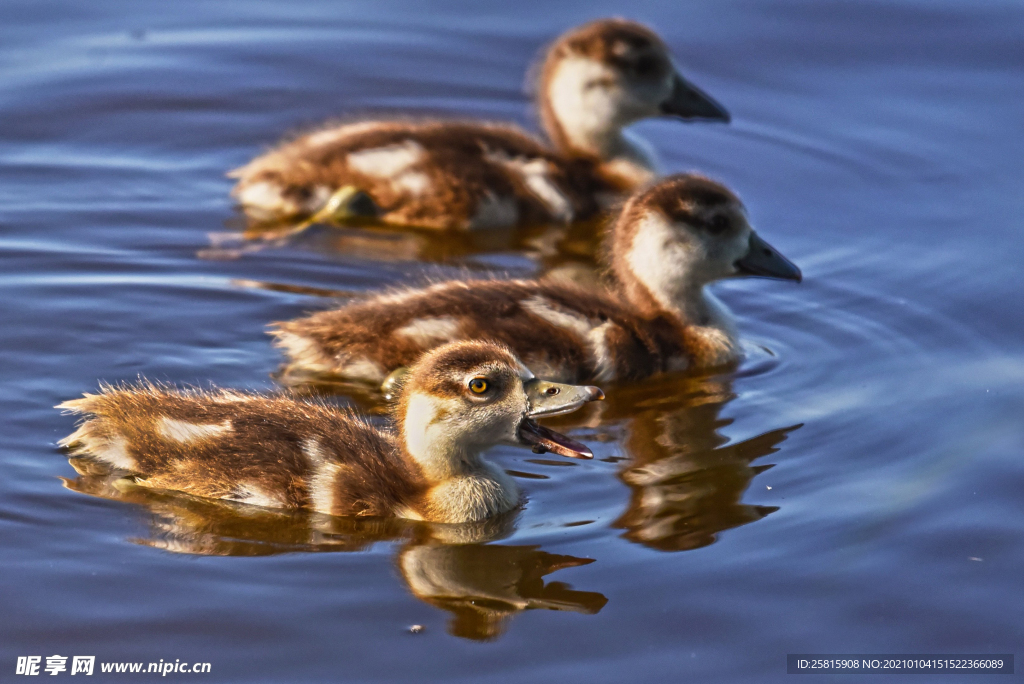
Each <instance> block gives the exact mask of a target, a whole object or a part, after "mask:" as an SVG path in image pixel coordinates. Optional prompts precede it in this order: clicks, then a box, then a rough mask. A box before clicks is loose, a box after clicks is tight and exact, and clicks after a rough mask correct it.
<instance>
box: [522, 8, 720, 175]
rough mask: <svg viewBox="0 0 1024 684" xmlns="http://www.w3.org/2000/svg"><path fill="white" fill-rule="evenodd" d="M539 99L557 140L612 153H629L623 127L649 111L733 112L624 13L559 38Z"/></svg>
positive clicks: (711, 115)
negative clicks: (692, 80)
mask: <svg viewBox="0 0 1024 684" xmlns="http://www.w3.org/2000/svg"><path fill="white" fill-rule="evenodd" d="M538 86H539V92H538V103H539V106H540V110H541V119H542V123H543V124H544V128H545V130H546V131H547V133H548V135H549V137H550V138H551V140H552V142H554V143H555V144H556V145H557V146H558V147H559V148H561V149H563V150H564V151H568V152H576V153H579V154H584V155H589V156H595V157H598V158H601V159H608V158H610V157H613V156H616V155H618V154H624V151H623V150H621V149H617V147H621V146H622V145H624V144H625V143H624V141H623V139H622V138H621V129H622V128H623V127H625V126H628V125H629V124H631V123H634V122H636V121H639V120H641V119H646V118H649V117H655V116H663V115H672V116H678V117H681V118H683V119H708V120H712V121H726V122H727V121H729V113H728V112H727V111H726V110H725V109H724V108H723V107H722V106H721V105H720V104H718V103H717V102H715V101H714V100H713V99H711V98H710V97H708V96H707V95H706V94H705V93H703V92H701V91H700V90H699V89H698V88H697V87H695V86H693V85H692V84H690V83H689V82H687V80H686V79H685V78H683V77H682V75H681V74H680V73H679V70H678V68H677V66H676V64H675V63H674V61H673V60H672V55H671V54H670V53H669V50H668V48H667V47H666V46H665V43H664V42H662V40H661V38H659V37H658V35H657V34H655V33H654V32H653V31H651V30H650V29H648V28H647V27H645V26H643V25H641V24H638V23H636V22H632V21H627V20H625V19H601V20H598V21H593V22H590V23H588V24H584V25H583V26H580V27H578V28H575V29H573V30H571V31H569V32H568V33H566V34H564V35H563V36H562V37H560V38H559V39H558V40H557V41H556V42H555V43H554V44H553V45H552V46H551V47H550V48H549V49H548V51H547V54H546V55H545V58H544V61H543V65H542V67H541V70H540V79H539V84H538Z"/></svg>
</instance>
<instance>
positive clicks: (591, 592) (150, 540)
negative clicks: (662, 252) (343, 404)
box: [0, 0, 1024, 682]
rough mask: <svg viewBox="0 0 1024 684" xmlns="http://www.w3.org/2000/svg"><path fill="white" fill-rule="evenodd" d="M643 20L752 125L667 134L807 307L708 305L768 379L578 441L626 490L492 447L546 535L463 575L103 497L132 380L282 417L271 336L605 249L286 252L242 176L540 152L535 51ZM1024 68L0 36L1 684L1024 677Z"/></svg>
mask: <svg viewBox="0 0 1024 684" xmlns="http://www.w3.org/2000/svg"><path fill="white" fill-rule="evenodd" d="M627 12H628V13H629V14H630V15H631V16H633V17H635V18H637V19H640V20H643V21H646V22H649V23H650V24H651V25H653V26H654V27H656V28H657V29H658V30H659V31H660V32H661V33H662V35H663V36H664V37H665V39H666V41H667V42H668V44H669V45H670V46H671V48H672V50H673V52H674V53H675V54H676V56H677V58H678V59H679V61H680V62H681V64H682V65H683V68H684V70H685V71H686V73H687V74H688V75H689V76H690V77H691V78H692V80H693V81H694V82H695V83H697V84H699V85H700V86H701V87H702V88H704V89H705V90H707V91H708V92H709V93H711V94H713V95H714V96H715V98H716V99H718V100H719V101H721V102H722V103H724V104H725V105H726V106H727V107H728V108H729V109H730V111H731V112H732V114H733V117H734V120H733V123H732V124H731V125H729V126H720V125H698V124H693V125H686V124H681V123H678V122H673V121H653V122H647V123H643V124H641V125H639V126H637V127H636V128H637V131H638V133H640V134H641V135H643V136H645V137H646V138H647V139H649V140H651V141H652V142H653V143H654V144H655V147H656V148H657V150H658V152H659V154H660V156H661V158H662V161H663V164H664V167H665V168H666V170H669V171H678V170H689V169H700V170H702V171H704V172H705V173H708V174H710V175H712V176H715V177H717V178H720V179H721V180H723V181H724V182H726V183H727V184H729V185H730V186H731V187H734V188H735V189H736V191H737V192H738V193H739V194H740V195H741V196H742V197H743V198H744V200H745V202H746V203H747V205H748V207H749V210H750V214H751V217H752V219H753V222H754V224H755V225H756V226H757V227H758V229H759V230H760V232H761V234H762V235H764V236H765V237H766V239H768V240H769V241H771V242H772V243H773V244H774V245H775V246H777V247H778V248H779V249H780V250H781V251H783V253H785V254H786V255H787V256H789V257H791V258H792V259H793V260H794V261H795V262H797V263H798V264H799V265H800V266H801V267H802V268H803V271H804V274H805V281H804V283H803V284H801V285H799V286H795V285H792V284H790V283H778V282H769V281H763V280H754V279H750V280H736V281H732V282H729V283H723V284H720V285H718V286H716V287H715V292H716V294H717V295H719V296H720V297H721V298H722V299H723V300H725V301H726V302H727V303H728V305H729V306H730V307H731V308H732V310H733V311H734V312H735V313H736V315H737V318H738V322H739V326H740V328H741V330H742V333H743V337H744V344H745V347H746V348H747V349H748V352H749V353H748V360H747V361H746V362H745V363H744V364H743V365H742V366H741V367H740V368H738V369H736V370H734V371H730V372H727V373H721V374H714V375H710V376H689V377H681V378H669V379H662V380H656V381H650V382H648V383H643V384H642V385H640V386H636V387H615V388H610V393H611V395H612V396H611V398H610V400H609V401H608V402H607V403H606V404H605V405H604V406H602V407H600V410H596V409H595V410H592V411H590V412H588V413H586V414H583V415H580V416H577V417H572V418H571V419H570V418H567V419H564V420H563V421H562V422H561V423H560V425H562V426H563V427H564V428H565V429H566V430H569V431H570V432H571V434H573V436H575V437H576V438H577V439H582V440H584V441H586V442H588V443H589V444H591V445H592V446H593V447H594V451H595V453H596V455H597V458H596V459H595V460H594V461H590V462H569V461H565V460H564V459H557V458H549V457H538V456H537V455H535V454H532V453H530V452H527V451H521V450H514V449H497V450H495V451H494V454H493V456H494V458H495V460H497V461H498V462H500V463H501V465H502V466H503V467H505V468H506V469H507V470H509V471H512V472H513V473H515V474H516V476H517V478H518V481H519V483H520V484H521V486H522V488H523V489H525V490H526V492H527V493H528V496H529V503H528V505H527V506H526V508H525V510H523V511H522V512H520V513H519V514H517V515H513V516H510V517H508V518H504V519H501V520H498V521H493V522H492V523H488V524H487V525H482V526H480V528H479V529H476V530H470V531H462V532H460V533H459V534H453V535H452V537H451V538H444V536H443V535H440V536H438V535H431V534H428V533H426V532H425V531H424V530H423V529H421V528H418V527H416V526H410V525H406V524H401V523H394V524H392V523H388V524H369V523H355V522H352V521H345V520H331V519H324V518H310V517H304V516H289V515H281V514H274V513H269V512H254V511H244V510H242V511H226V510H224V509H223V508H220V507H215V506H210V505H209V504H206V503H204V502H201V501H195V500H189V499H184V498H179V497H156V496H151V497H144V496H141V495H139V494H138V493H134V494H132V493H128V494H125V493H123V492H120V491H119V490H117V489H112V488H111V487H110V483H109V482H106V481H104V480H103V479H102V478H88V477H86V478H78V477H77V476H76V473H75V472H74V470H72V468H71V467H70V466H69V465H68V462H67V460H66V458H65V457H64V456H63V455H62V454H61V453H60V452H59V451H58V450H57V449H56V448H55V446H54V443H55V441H56V440H57V439H59V438H60V437H62V436H64V435H65V434H67V433H68V432H69V431H70V430H71V428H72V424H73V421H72V420H71V419H70V418H69V417H67V416H62V415H60V414H59V412H57V411H55V410H53V409H52V408H51V407H52V406H53V405H54V404H56V403H58V402H60V401H62V400H65V399H67V398H70V397H73V396H75V395H78V394H80V393H81V392H84V391H90V390H93V389H95V387H96V384H97V382H98V380H100V379H102V380H107V381H118V380H132V379H134V378H135V377H136V376H138V375H140V374H144V375H145V376H147V377H149V378H152V379H155V380H166V381H172V382H176V383H198V384H206V383H210V382H213V383H216V384H218V385H222V386H236V387H245V388H256V389H270V388H272V387H273V386H274V381H273V379H272V377H271V375H272V374H273V373H274V372H275V371H276V370H277V368H278V365H279V363H280V358H279V356H278V355H277V353H276V352H275V351H274V350H273V349H272V348H271V347H270V345H269V343H268V339H267V337H266V335H265V333H264V327H265V325H266V324H267V323H268V322H269V321H272V320H280V319H286V318H290V317H294V316H297V315H299V314H301V313H303V312H305V311H310V310H315V309H318V308H322V307H324V306H327V305H328V303H329V300H327V299H325V298H324V297H323V296H320V295H322V294H324V291H328V292H329V291H342V292H352V291H362V290H366V289H372V288H376V287H383V286H389V285H393V284H397V283H406V282H415V281H417V280H418V279H420V278H423V277H425V276H437V275H451V274H457V273H463V272H465V271H466V270H470V271H473V272H479V271H482V270H485V269H496V270H499V271H502V272H507V273H510V274H514V275H529V274H532V273H537V272H540V271H542V270H546V269H551V268H570V267H571V268H577V267H579V266H580V264H583V265H584V266H585V264H586V263H587V260H588V259H589V256H588V255H589V252H590V249H591V248H592V241H588V239H587V238H586V235H585V234H583V235H573V236H570V237H569V239H565V240H562V242H561V243H560V244H554V246H553V242H552V239H551V236H550V235H548V234H547V233H545V232H543V231H541V232H540V233H538V234H535V235H533V234H531V235H526V236H498V237H492V238H487V239H483V240H468V241H467V240H436V239H433V240H432V239H430V238H428V237H424V236H409V235H396V234H389V233H381V232H376V233H366V232H362V231H352V230H349V231H338V230H332V229H326V228H317V229H314V230H311V231H310V232H308V233H306V234H304V235H302V236H300V237H299V238H296V239H293V240H288V241H285V242H283V243H281V244H269V245H263V246H261V248H259V249H253V248H252V243H245V242H240V241H238V240H237V238H236V237H234V236H233V235H230V234H231V233H235V232H237V231H238V227H239V222H238V219H237V216H236V215H235V213H234V211H233V208H232V206H231V203H230V201H229V199H228V194H227V193H228V190H229V188H230V182H229V181H228V180H227V179H225V178H224V175H223V174H224V172H225V171H227V170H228V169H231V168H233V167H235V166H237V165H239V164H241V163H244V162H245V161H246V160H248V159H249V158H251V157H252V156H253V155H254V154H256V153H258V152H259V151H261V150H262V149H264V148H265V147H266V146H267V145H269V144H271V143H272V142H273V141H274V140H276V139H277V138H278V137H279V136H280V135H282V134H283V133H285V132H287V131H289V130H294V129H296V128H302V127H305V126H309V125H312V124H314V123H316V122H318V121H321V120H324V119H327V118H330V117H334V116H340V115H346V116H349V115H357V114H360V113H368V112H396V111H402V112H412V113H416V114H425V113H435V114H436V113H441V114H456V115H461V116H469V117H481V118H493V119H509V120H515V121H518V122H520V123H521V124H523V125H524V126H529V127H533V125H534V124H533V120H532V119H531V117H530V113H529V99H528V97H527V96H526V95H525V94H524V91H523V87H522V84H523V74H524V72H525V69H526V66H527V65H528V64H529V63H530V61H531V60H532V59H533V58H534V56H535V55H536V54H537V51H538V50H539V49H540V47H541V46H542V45H543V44H544V43H545V41H547V40H550V39H551V38H552V37H554V36H555V35H557V34H558V32H560V31H561V30H563V29H565V28H566V27H569V26H571V25H574V24H576V23H579V22H581V21H584V20H586V19H589V18H593V17H596V16H603V15H610V14H623V13H627ZM1022 35H1024V9H1022V8H1021V6H1020V5H1019V4H1018V3H1015V2H1009V1H1007V2H976V1H973V0H941V1H939V2H931V1H928V2H925V1H923V0H922V1H915V0H899V1H894V2H875V1H870V0H851V1H846V2H834V3H819V2H816V1H813V0H782V1H779V2H754V1H751V0H728V1H726V2H722V1H715V2H688V3H629V4H628V5H622V4H616V3H612V2H605V1H599V2H596V3H589V4H586V5H583V4H580V5H576V6H574V5H571V4H562V5H554V6H552V4H551V3H536V2H531V1H527V2H525V3H516V4H512V3H491V4H487V5H481V4H479V3H457V2H438V3H431V4H430V5H429V6H428V5H425V4H423V3H412V2H409V3H403V2H385V3H379V2H313V1H302V2H288V3H269V2H222V3H206V2H197V1H195V0H180V1H178V2H174V3H164V2H154V1H151V0H140V1H135V2H112V1H108V0H97V1H95V2H90V3H71V2H66V1H63V2H62V1H58V2H53V3H47V4H45V5H41V4H39V3H36V2H27V1H25V2H16V1H8V2H6V3H4V5H3V6H2V7H0V90H2V94H3V97H2V98H0V120H2V122H3V125H2V126H0V259H2V263H3V269H2V272H0V288H2V289H3V296H2V297H0V321H2V322H3V323H2V325H0V336H2V342H0V355H2V359H3V362H2V363H0V378H2V382H0V408H2V411H3V415H4V427H3V434H4V439H3V441H2V444H0V467H2V469H3V474H4V477H3V478H0V539H2V547H0V548H2V551H0V568H2V572H0V614H2V615H3V616H4V617H3V620H2V621H0V644H2V646H0V668H2V669H3V671H4V672H6V673H8V674H10V673H11V672H13V667H14V661H15V658H16V657H17V656H19V655H33V654H35V655H52V654H55V653H56V654H63V655H68V656H70V655H96V656H97V659H98V660H99V661H144V662H150V661H157V660H159V659H161V658H163V659H165V660H174V659H176V658H178V659H182V660H189V661H202V662H210V663H211V664H212V673H211V675H208V676H207V678H208V679H211V681H238V682H263V681H267V682H279V681H280V682H284V681H287V682H300V681H311V682H319V681H325V680H328V679H329V680H366V681H368V680H380V679H385V678H386V679H387V680H389V681H406V680H409V681H411V680H416V681H424V680H436V681H481V680H487V681H507V680H513V679H514V680H516V681H554V680H557V681H587V682H606V681H607V682H619V681H676V680H684V679H694V680H697V679H699V680H701V681H716V682H717V681H722V682H733V681H737V680H738V679H754V678H757V680H758V681H762V680H764V679H767V678H771V679H777V680H781V679H783V678H784V677H785V674H784V672H785V655H786V653H790V652H805V653H806V652H840V653H856V652H864V653H871V652H876V653H877V652H890V653H894V652H910V653H928V652H934V653H970V652H996V653H998V652H1013V651H1014V649H1015V648H1016V647H1017V646H1018V645H1019V644H1020V643H1022V637H1024V624H1022V619H1021V616H1022V615H1024V610H1022V609H1024V605H1022V601H1021V595H1022V592H1021V576H1022V571H1024V551H1022V545H1021V542H1022V532H1024V524H1022V513H1024V505H1022V500H1024V499H1022V497H1021V492H1022V491H1024V459H1022V451H1024V427H1022V421H1021V415H1022V409H1024V349H1022V347H1021V343H1020V340H1021V339H1022V336H1024V318H1022V314H1021V302H1020V264H1021V263H1022V258H1024V247H1022V244H1024V243H1022V241H1021V239H1020V237H1019V231H1020V217H1021V216H1022V213H1024V212H1022V209H1024V192H1022V185H1021V180H1022V174H1021V168H1022V167H1021V159H1022V158H1024V135H1022V133H1024V130H1022V128H1024V120H1022V118H1021V110H1020V103H1021V98H1022V96H1024V69H1022V66H1024V64H1022V62H1024V39H1022V38H1021V36H1022ZM211 234H212V237H211ZM225 234H228V235H225ZM554 242H555V243H558V241H557V240H555V241H554ZM360 401H363V405H365V406H369V405H368V404H366V403H365V401H366V400H365V398H363V399H360ZM58 478H67V484H68V487H63V486H62V481H61V480H60V479H58ZM411 625H421V626H422V627H423V630H422V631H421V632H420V633H418V634H412V633H410V631H409V627H410V626H411ZM5 676H6V675H5ZM178 676H179V677H185V678H188V677H186V676H185V675H178ZM195 677H198V675H196V676H195ZM97 679H98V680H102V679H103V677H102V675H97ZM114 679H117V678H116V677H115V678H114ZM120 679H121V680H122V681H126V678H125V677H124V676H121V677H120ZM960 679H967V677H962V678H961V677H948V678H947V679H944V681H951V682H952V681H958V680H960Z"/></svg>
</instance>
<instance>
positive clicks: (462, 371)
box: [58, 342, 604, 523]
mask: <svg viewBox="0 0 1024 684" xmlns="http://www.w3.org/2000/svg"><path fill="white" fill-rule="evenodd" d="M603 397H604V395H603V394H602V393H601V390H599V389H598V388H596V387H576V386H570V385H556V384H554V383H545V382H543V381H540V380H538V379H537V378H535V377H534V376H533V374H532V373H531V372H530V371H529V370H528V369H527V368H526V367H525V366H523V364H522V363H521V362H520V361H519V360H518V359H517V358H516V357H515V356H514V355H513V354H512V352H510V351H509V350H508V349H507V348H505V347H502V346H500V345H496V344H491V343H483V342H458V343H454V344H449V345H446V346H443V347H440V348H438V349H435V350H433V351H431V352H430V353H428V354H426V355H424V357H423V358H422V359H421V360H420V361H419V362H418V363H416V364H415V365H414V366H413V368H412V369H411V371H410V374H409V377H408V378H407V379H406V382H405V383H404V388H403V391H402V394H401V399H400V401H399V402H398V404H397V407H396V409H395V421H396V423H397V431H396V433H392V432H389V431H385V430H381V429H378V428H376V427H374V426H372V425H370V424H369V423H367V422H366V421H365V420H363V419H362V418H360V417H359V416H357V415H354V414H352V413H350V412H348V411H344V410H341V409H338V408H335V407H331V406H327V405H325V404H322V403H314V402H309V401H299V400H296V399H293V398H290V397H287V396H259V395H254V394H245V393H239V392H232V391H223V390H221V391H176V390H173V389H167V388H162V387H157V386H154V385H151V384H140V385H138V386H133V387H121V388H104V389H103V390H102V391H101V392H100V393H99V394H95V395H90V394H87V395H85V397H84V398H82V399H75V400H72V401H67V402H64V403H63V404H60V405H59V406H58V408H62V409H66V410H68V411H72V412H75V413H81V414H86V415H88V416H89V418H88V419H87V420H86V421H85V422H83V423H82V425H81V426H79V428H78V429H77V430H76V431H75V432H74V433H73V434H71V435H70V436H68V437H66V438H65V439H63V440H62V441H61V442H60V445H61V446H64V447H67V448H68V449H70V450H71V451H72V453H73V454H74V455H75V456H76V457H80V458H77V459H75V461H73V464H74V463H75V462H76V461H77V462H78V463H79V465H76V469H80V468H82V469H86V470H89V471H92V470H94V469H95V468H96V467H102V468H108V469H111V470H116V471H123V472H124V473H125V475H126V478H127V480H126V481H127V482H132V483H134V485H137V486H141V487H149V488H154V489H161V490H175V491H180V492H185V493H188V494H191V495H194V496H201V497H208V498H212V499H225V500H229V501H234V502H239V503H244V504H253V505H257V506H264V507H269V508H306V509H312V510H315V511H319V512H321V513H326V514H330V515H356V516H398V517H404V518H411V519H416V520H429V521H435V522H446V523H460V522H472V521H479V520H483V519H486V518H488V517H490V516H493V515H497V514H499V513H503V512H506V511H509V510H511V509H513V508H515V507H517V506H518V505H519V503H520V495H519V491H518V489H517V487H516V485H515V482H514V481H513V480H512V478H511V477H509V476H508V475H507V474H506V473H505V472H504V471H502V470H501V469H500V468H498V467H497V466H496V465H494V464H493V463H491V462H490V461H488V460H487V459H486V458H484V456H483V452H484V450H486V449H487V448H489V447H492V446H495V445H497V444H518V445H523V446H529V447H532V448H533V449H534V450H535V451H551V452H554V453H557V454H561V455H564V456H571V457H576V458H593V454H592V453H591V452H590V450H589V449H588V448H587V447H585V446H584V445H582V444H580V443H578V442H575V441H573V440H571V439H569V438H568V437H566V436H564V435H560V434H558V433H557V432H554V431H552V430H549V429H547V428H545V427H542V426H541V425H539V424H538V423H537V422H536V420H535V419H536V418H538V417H540V416H547V415H556V414H560V413H566V412H570V411H574V410H576V409H577V408H579V407H580V406H582V405H583V404H585V403H587V402H589V401H593V400H596V399H602V398H603Z"/></svg>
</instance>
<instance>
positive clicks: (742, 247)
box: [611, 174, 802, 317]
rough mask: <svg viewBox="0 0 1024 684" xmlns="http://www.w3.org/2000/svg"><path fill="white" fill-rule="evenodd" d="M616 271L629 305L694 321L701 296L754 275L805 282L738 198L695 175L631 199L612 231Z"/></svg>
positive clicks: (669, 180)
mask: <svg viewBox="0 0 1024 684" xmlns="http://www.w3.org/2000/svg"><path fill="white" fill-rule="evenodd" d="M611 255H612V270H613V272H614V274H615V276H616V277H617V278H618V280H619V281H620V282H621V283H622V285H623V286H624V287H625V288H626V294H627V296H628V297H629V298H630V300H631V301H634V302H635V303H637V304H638V305H639V306H642V307H644V308H646V309H649V310H650V309H653V310H668V311H676V312H679V313H682V314H684V315H686V316H690V317H692V316H693V315H694V314H695V311H694V308H695V307H699V302H700V301H701V298H702V295H701V288H702V287H704V285H707V284H708V283H710V282H712V281H715V280H719V279H721V278H730V277H735V276H741V275H756V276H764V277H768V278H781V279H784V280H795V281H797V282H800V280H801V279H802V275H801V273H800V269H799V268H797V266H796V265H795V264H793V262H791V261H790V260H789V259H787V258H786V257H784V256H782V254H780V253H779V252H778V250H776V249H775V248H773V247H772V246H771V245H769V244H768V243H767V242H765V241H764V240H763V239H761V237H760V236H759V235H758V234H757V233H756V232H755V231H754V229H753V228H752V227H751V226H750V223H749V221H748V220H747V214H746V210H745V209H744V208H743V204H742V203H741V202H740V200H739V198H737V197H736V195H734V194H733V193H732V191H730V190H729V189H728V188H726V187H725V186H724V185H722V184H720V183H716V182H715V181H712V180H709V179H707V178H704V177H702V176H697V175H693V174H679V175H676V176H669V177H667V178H665V179H664V180H662V181H661V182H659V183H657V184H656V185H654V186H652V187H651V188H649V189H647V190H644V191H642V192H638V193H636V194H635V195H633V196H632V197H631V198H630V199H629V201H628V202H626V204H625V206H624V207H623V209H622V213H621V214H620V215H619V218H618V220H617V222H616V224H615V227H614V228H613V231H612V243H611Z"/></svg>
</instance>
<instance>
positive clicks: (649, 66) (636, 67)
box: [633, 55, 661, 78]
mask: <svg viewBox="0 0 1024 684" xmlns="http://www.w3.org/2000/svg"><path fill="white" fill-rule="evenodd" d="M660 71H661V63H660V62H659V60H658V58H657V57H655V56H654V55H643V56H642V57H640V58H639V59H637V60H636V62H634V63H633V72H634V73H635V74H636V75H637V76H640V77H641V78H643V77H648V76H654V75H655V74H657V73H658V72H660Z"/></svg>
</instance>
